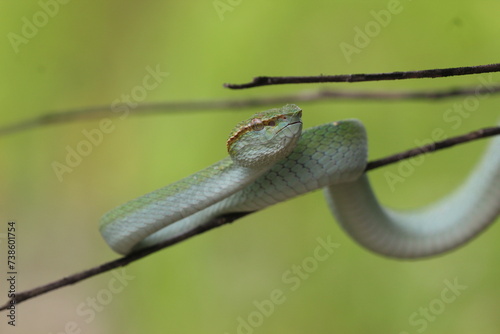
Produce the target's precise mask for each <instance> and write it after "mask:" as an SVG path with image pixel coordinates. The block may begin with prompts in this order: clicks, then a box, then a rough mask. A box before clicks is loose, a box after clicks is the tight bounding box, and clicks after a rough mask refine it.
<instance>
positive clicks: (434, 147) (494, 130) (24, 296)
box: [0, 127, 500, 311]
mask: <svg viewBox="0 0 500 334" xmlns="http://www.w3.org/2000/svg"><path fill="white" fill-rule="evenodd" d="M494 135H500V127H491V128H484V129H480V130H477V131H474V132H470V133H468V134H465V135H462V136H458V137H453V138H449V139H446V140H443V141H440V142H436V143H434V144H430V145H426V146H422V147H417V148H414V149H411V150H408V151H406V152H402V153H398V154H395V155H392V156H389V157H386V158H383V159H379V160H374V161H371V162H369V163H368V165H367V167H366V170H365V171H369V170H372V169H375V168H379V167H382V166H386V165H389V164H392V163H395V162H397V161H401V160H403V159H408V158H411V157H414V156H418V155H421V154H424V153H429V152H434V151H438V150H441V149H444V148H448V147H451V146H454V145H457V144H463V143H466V142H471V141H473V140H477V139H480V138H486V137H490V136H494ZM250 213H251V212H241V213H234V214H230V215H225V216H222V217H218V218H215V219H213V220H211V221H209V222H208V223H206V224H205V225H203V226H200V227H198V228H197V229H195V230H192V231H189V232H187V233H185V234H183V235H181V236H179V237H177V238H175V239H172V240H169V241H165V242H162V243H159V244H157V245H155V246H152V247H149V248H145V249H142V250H140V251H137V252H135V253H133V254H130V255H127V256H124V257H122V258H119V259H116V260H113V261H110V262H107V263H104V264H102V265H99V266H96V267H94V268H91V269H88V270H85V271H82V272H79V273H76V274H73V275H70V276H67V277H64V278H62V279H59V280H57V281H54V282H52V283H49V284H46V285H43V286H39V287H37V288H34V289H31V290H27V291H24V292H21V293H18V294H17V295H16V297H15V300H12V302H14V303H16V304H19V303H21V302H23V301H25V300H28V299H31V298H34V297H36V296H39V295H42V294H45V293H48V292H50V291H53V290H56V289H59V288H62V287H65V286H68V285H71V284H75V283H77V282H80V281H82V280H84V279H87V278H90V277H93V276H96V275H98V274H101V273H104V272H107V271H109V270H112V269H115V268H118V267H123V266H126V265H128V264H129V263H131V262H134V261H137V260H139V259H141V258H143V257H145V256H147V255H150V254H152V253H154V252H157V251H159V250H161V249H164V248H167V247H169V246H172V245H175V244H177V243H179V242H181V241H183V240H186V239H188V238H191V237H193V236H195V235H198V234H201V233H203V232H206V231H208V230H211V229H213V228H216V227H219V226H222V225H225V224H228V223H231V222H233V221H235V220H236V219H239V218H241V217H243V216H246V215H248V214H250ZM9 305H11V301H8V302H7V303H5V304H4V305H3V306H1V307H0V311H1V310H6V309H7V308H8V307H9Z"/></svg>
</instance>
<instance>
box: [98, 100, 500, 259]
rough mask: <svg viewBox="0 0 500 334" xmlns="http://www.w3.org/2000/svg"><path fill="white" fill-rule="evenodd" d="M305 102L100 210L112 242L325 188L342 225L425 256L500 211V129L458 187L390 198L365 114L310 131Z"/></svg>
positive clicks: (258, 120) (241, 130)
mask: <svg viewBox="0 0 500 334" xmlns="http://www.w3.org/2000/svg"><path fill="white" fill-rule="evenodd" d="M301 117H302V110H301V109H300V108H299V107H297V106H296V105H293V104H289V105H286V106H284V107H282V108H276V109H271V110H268V111H264V112H261V113H258V114H256V115H254V116H252V117H251V118H250V119H248V120H246V121H243V122H241V123H240V124H238V125H237V126H236V127H235V129H234V130H233V132H232V133H231V135H230V137H229V139H228V142H227V146H228V151H229V155H230V157H227V158H225V159H223V160H221V161H219V162H217V163H215V164H214V165H212V166H209V167H207V168H206V169H204V170H202V171H200V172H198V173H195V174H193V175H191V176H189V177H187V178H185V179H182V180H180V181H178V182H175V183H173V184H171V185H168V186H166V187H164V188H161V189H158V190H156V191H153V192H151V193H149V194H146V195H143V196H141V197H139V198H137V199H134V200H132V201H130V202H127V203H125V204H123V205H121V206H119V207H117V208H115V209H113V210H111V211H110V212H108V213H106V214H105V215H104V216H103V217H102V219H101V225H100V230H101V234H102V236H103V237H104V239H105V241H106V242H107V243H108V244H109V245H110V246H111V248H112V249H113V250H115V251H116V252H118V253H121V254H128V253H130V252H133V251H135V250H137V249H140V248H144V247H147V246H151V245H154V244H156V243H158V242H160V241H163V240H168V239H171V238H174V237H176V236H179V235H181V234H183V233H186V232H188V231H190V230H192V229H195V228H197V227H199V226H201V225H203V224H206V223H208V222H209V221H210V220H211V219H213V218H215V217H217V216H221V215H224V214H229V213H241V212H253V211H257V210H261V209H263V208H265V207H268V206H270V205H273V204H275V203H278V202H282V201H285V200H288V199H290V198H293V197H296V196H299V195H301V194H305V193H307V192H310V191H313V190H316V189H320V188H323V189H324V193H325V197H326V200H327V202H328V205H329V207H330V209H331V211H332V213H333V215H334V216H335V217H336V220H337V221H338V222H339V223H340V225H341V226H342V227H343V229H344V230H345V231H346V232H347V233H348V234H349V235H350V236H351V237H352V238H353V239H354V240H355V241H357V242H358V243H359V244H360V245H362V246H364V247H366V248H367V249H369V250H371V251H373V252H375V253H379V254H382V255H385V256H389V257H395V258H422V257H428V256H432V255H437V254H441V253H443V252H446V251H449V250H452V249H455V248H457V247H459V246H460V245H462V244H464V243H465V242H467V241H469V240H471V239H472V238H474V237H475V236H476V235H478V234H479V233H480V232H481V231H482V230H484V229H485V228H486V227H487V226H489V225H490V224H491V223H492V222H494V221H495V219H496V218H497V217H498V216H499V214H500V137H499V138H495V139H493V140H492V142H491V144H490V145H489V147H488V149H487V151H486V152H485V154H484V156H483V158H482V160H481V161H480V162H479V163H478V164H477V166H476V167H475V169H474V170H473V171H472V172H471V174H470V175H469V176H468V178H467V179H466V180H465V181H464V183H463V184H462V185H461V186H460V187H459V188H458V189H456V190H455V191H454V192H452V193H451V194H449V195H448V196H446V197H444V198H443V199H441V200H439V201H438V202H436V203H433V204H431V205H429V206H426V207H423V208H419V209H415V210H410V211H395V210H391V209H387V208H385V207H384V206H382V205H381V204H380V203H379V201H378V200H377V198H376V197H375V195H374V193H373V190H372V188H371V186H370V183H369V180H368V177H367V176H366V175H365V174H364V170H365V167H366V163H367V136H366V131H365V128H364V126H363V125H362V124H361V122H359V121H357V120H344V121H338V122H333V123H328V124H323V125H320V126H316V127H313V128H310V129H307V130H305V131H304V132H302V121H301Z"/></svg>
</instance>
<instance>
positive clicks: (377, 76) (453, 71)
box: [224, 64, 500, 89]
mask: <svg viewBox="0 0 500 334" xmlns="http://www.w3.org/2000/svg"><path fill="white" fill-rule="evenodd" d="M488 72H500V64H489V65H479V66H467V67H452V68H438V69H433V70H421V71H407V72H390V73H369V74H344V75H318V76H296V77H292V76H286V77H269V76H260V77H255V78H253V80H252V81H251V82H248V83H244V84H224V87H227V88H231V89H244V88H253V87H261V86H269V85H283V84H303V83H323V82H361V81H383V80H403V79H423V78H444V77H450V76H458V75H469V74H479V73H488Z"/></svg>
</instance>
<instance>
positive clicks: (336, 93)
mask: <svg viewBox="0 0 500 334" xmlns="http://www.w3.org/2000/svg"><path fill="white" fill-rule="evenodd" d="M498 93H500V85H491V86H484V85H477V86H474V87H462V88H452V89H443V90H434V91H399V92H398V91H391V92H389V91H352V90H331V89H330V90H326V89H322V90H307V91H300V92H297V93H294V94H286V95H279V96H270V97H266V96H260V97H251V98H244V99H238V100H235V99H232V100H228V99H221V100H205V101H194V102H193V101H174V102H158V103H143V104H139V105H138V106H137V107H135V108H130V115H148V114H152V113H167V112H186V111H202V110H237V109H241V108H250V107H259V106H266V105H267V106H268V105H282V104H286V103H299V102H317V101H324V100H355V101H358V100H374V101H385V100H439V99H446V98H453V97H457V96H468V95H481V94H498ZM116 116H122V114H120V115H117V114H116V113H113V112H112V111H111V108H110V106H109V105H108V106H94V107H87V108H79V109H71V110H66V111H48V112H46V113H44V114H42V115H40V116H37V117H34V118H31V119H27V120H24V121H21V122H18V123H14V124H11V125H6V126H3V127H0V137H1V136H6V135H10V134H14V133H17V132H21V131H25V130H29V129H33V128H37V127H42V126H47V125H53V124H62V123H69V122H75V121H82V120H92V119H99V118H103V117H116Z"/></svg>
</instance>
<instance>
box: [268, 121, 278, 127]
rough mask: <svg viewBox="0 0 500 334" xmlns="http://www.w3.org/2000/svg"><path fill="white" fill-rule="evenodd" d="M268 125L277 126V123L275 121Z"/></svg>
mask: <svg viewBox="0 0 500 334" xmlns="http://www.w3.org/2000/svg"><path fill="white" fill-rule="evenodd" d="M267 125H269V126H276V122H275V121H269V122H268V123H267Z"/></svg>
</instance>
